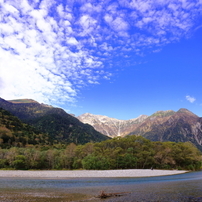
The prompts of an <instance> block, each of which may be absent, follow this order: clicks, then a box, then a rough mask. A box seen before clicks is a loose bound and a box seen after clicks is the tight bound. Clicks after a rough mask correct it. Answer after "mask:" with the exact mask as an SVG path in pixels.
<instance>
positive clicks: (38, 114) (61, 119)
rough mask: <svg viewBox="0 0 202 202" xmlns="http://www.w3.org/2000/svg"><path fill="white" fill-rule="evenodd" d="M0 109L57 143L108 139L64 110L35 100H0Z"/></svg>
mask: <svg viewBox="0 0 202 202" xmlns="http://www.w3.org/2000/svg"><path fill="white" fill-rule="evenodd" d="M0 107H1V108H3V109H5V110H7V111H9V112H10V113H12V114H13V115H14V116H16V117H18V118H19V119H20V120H21V121H23V122H24V123H27V124H30V125H32V126H34V127H35V128H36V129H37V130H39V131H41V132H42V133H46V134H48V135H49V137H50V138H52V139H53V140H56V141H57V142H63V143H70V142H74V143H76V144H84V143H87V142H90V141H92V142H99V141H103V140H106V139H108V137H107V136H105V135H103V134H101V133H100V132H98V131H96V130H95V129H94V128H93V127H92V126H90V125H88V124H84V123H82V122H80V121H79V120H78V119H77V118H75V117H73V116H71V115H70V114H68V113H66V112H65V111H64V110H63V109H60V108H55V107H52V106H49V105H45V104H40V103H38V102H36V101H33V100H26V99H23V100H22V101H20V100H14V101H6V100H4V99H2V98H0Z"/></svg>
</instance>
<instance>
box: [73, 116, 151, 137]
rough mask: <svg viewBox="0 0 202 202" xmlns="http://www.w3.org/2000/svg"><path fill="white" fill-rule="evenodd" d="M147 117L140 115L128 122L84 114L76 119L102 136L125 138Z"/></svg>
mask: <svg viewBox="0 0 202 202" xmlns="http://www.w3.org/2000/svg"><path fill="white" fill-rule="evenodd" d="M147 117H148V116H147V115H140V116H139V117H137V118H134V119H130V120H119V119H115V118H110V117H107V116H103V115H94V114H91V113H85V114H82V115H80V116H78V117H77V118H78V119H79V120H80V121H81V122H83V123H87V124H90V125H92V126H93V127H94V128H95V130H97V131H99V132H100V133H102V134H104V135H107V136H109V137H116V136H125V135H127V134H128V133H130V131H132V130H135V128H136V127H137V126H138V125H139V124H140V123H141V122H142V121H144V120H145V119H146V118H147Z"/></svg>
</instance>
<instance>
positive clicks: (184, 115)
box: [78, 108, 202, 150]
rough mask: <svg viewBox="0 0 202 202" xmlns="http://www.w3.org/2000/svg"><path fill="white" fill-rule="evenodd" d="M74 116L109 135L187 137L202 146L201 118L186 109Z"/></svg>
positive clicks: (157, 138)
mask: <svg viewBox="0 0 202 202" xmlns="http://www.w3.org/2000/svg"><path fill="white" fill-rule="evenodd" d="M78 119H79V120H80V121H82V122H84V123H88V124H90V125H92V126H93V127H94V128H95V129H96V130H97V131H100V132H101V133H103V134H105V135H108V136H110V137H116V136H123V137H124V136H127V135H138V136H143V137H145V138H147V139H150V140H152V141H173V142H186V141H189V142H192V143H193V144H195V145H196V146H197V147H198V148H199V149H201V150H202V118H201V117H198V116H197V115H195V114H194V113H192V112H191V111H189V110H187V109H183V108H182V109H179V110H178V111H177V112H175V111H173V110H167V111H157V112H156V113H154V114H152V115H151V116H147V115H142V116H140V117H138V118H136V119H131V120H126V121H124V120H118V119H113V118H109V117H107V116H101V115H93V114H89V113H87V114H83V115H81V116H79V117H78Z"/></svg>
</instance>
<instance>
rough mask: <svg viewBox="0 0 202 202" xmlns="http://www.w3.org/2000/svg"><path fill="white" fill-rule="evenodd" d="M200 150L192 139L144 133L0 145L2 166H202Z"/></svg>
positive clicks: (5, 167) (99, 168) (65, 167)
mask: <svg viewBox="0 0 202 202" xmlns="http://www.w3.org/2000/svg"><path fill="white" fill-rule="evenodd" d="M201 162H202V156H201V152H200V151H199V150H198V149H197V148H196V147H195V146H194V145H193V144H192V143H189V142H185V143H182V142H179V143H175V142H152V141H150V140H147V139H145V138H143V137H141V136H135V135H134V136H128V137H125V138H120V137H117V138H113V139H110V140H106V141H102V142H99V143H87V144H85V145H75V144H74V143H71V144H69V145H64V144H55V145H52V146H40V145H35V146H34V145H26V147H24V148H22V147H21V148H20V147H12V148H9V149H3V148H1V149H0V168H1V169H98V170H108V169H148V168H151V167H153V168H155V169H186V170H199V169H201V166H202V164H201Z"/></svg>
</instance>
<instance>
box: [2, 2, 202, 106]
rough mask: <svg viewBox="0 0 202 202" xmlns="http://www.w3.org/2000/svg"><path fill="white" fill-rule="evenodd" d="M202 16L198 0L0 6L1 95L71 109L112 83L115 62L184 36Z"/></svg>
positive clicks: (24, 3) (14, 3) (27, 3)
mask: <svg viewBox="0 0 202 202" xmlns="http://www.w3.org/2000/svg"><path fill="white" fill-rule="evenodd" d="M201 8H202V2H201V1H199V0H196V1H189V0H179V1H177V2H176V1H174V0H167V1H161V0H157V1H151V0H144V1H128V0H120V1H113V2H111V1H110V2H109V1H102V2H99V1H90V0H89V1H85V2H83V1H67V2H66V3H64V2H60V1H53V0H41V1H37V0H32V1H31V0H30V1H28V0H22V1H20V2H19V1H11V0H0V13H1V14H0V82H1V87H0V95H1V96H2V97H3V98H6V99H12V98H24V97H28V98H34V99H36V100H38V101H40V102H46V103H49V104H58V103H64V102H66V103H74V102H75V101H76V98H77V96H78V92H79V90H80V89H81V88H82V87H83V86H85V85H89V84H98V83H99V81H100V80H101V79H109V78H110V76H111V74H110V73H109V71H110V69H109V68H108V67H110V68H111V67H113V63H112V62H113V60H114V58H118V60H117V61H119V60H123V61H124V60H125V58H127V60H130V59H131V60H132V58H133V56H134V55H135V54H137V55H138V54H139V55H140V54H141V53H142V52H144V50H145V49H147V50H149V49H153V50H155V49H158V50H159V49H160V48H161V46H163V45H166V44H168V43H172V42H176V41H178V40H179V39H180V38H182V37H186V36H189V34H190V33H192V31H193V30H194V29H195V28H197V27H198V26H199V24H197V19H198V18H199V17H200V15H201V14H200V11H201ZM187 99H191V97H188V98H187ZM192 99H193V98H192ZM193 102H194V101H193Z"/></svg>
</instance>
